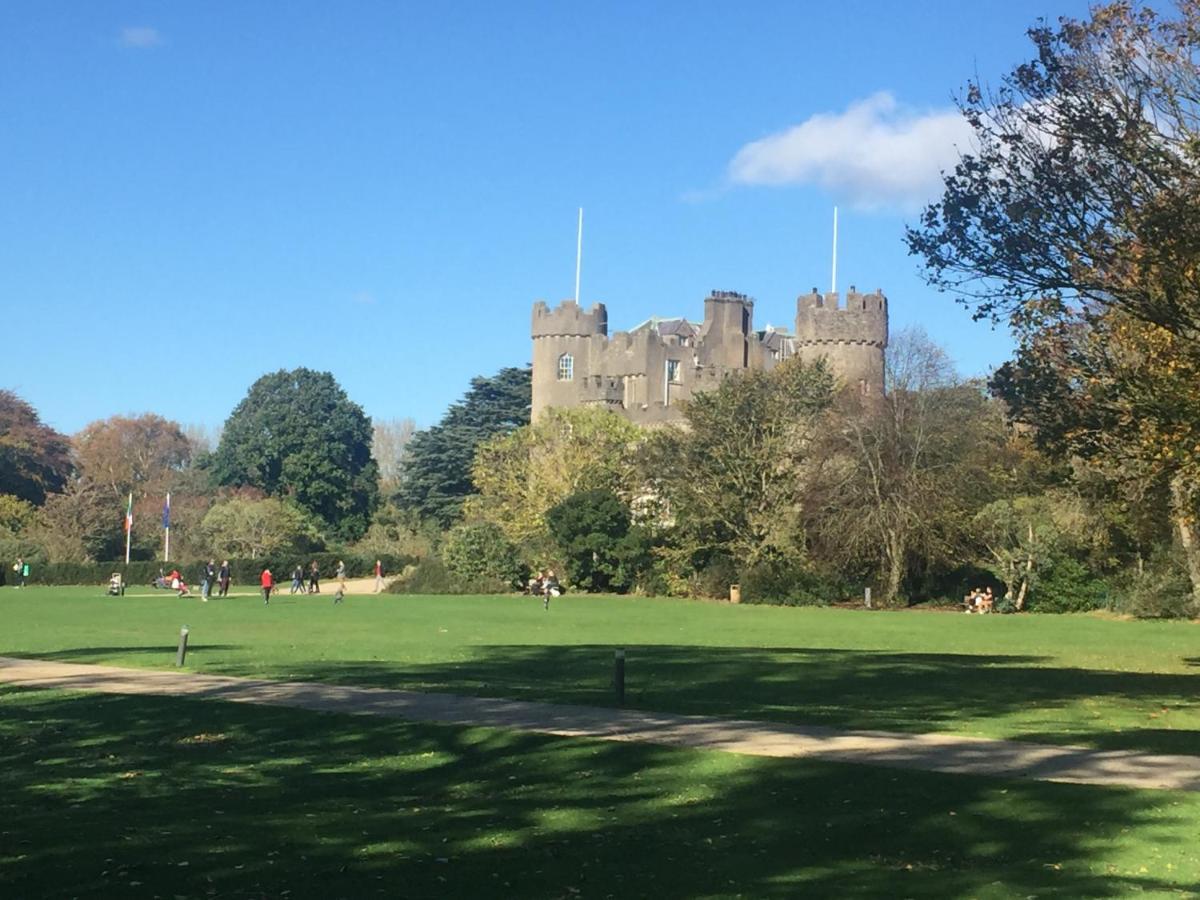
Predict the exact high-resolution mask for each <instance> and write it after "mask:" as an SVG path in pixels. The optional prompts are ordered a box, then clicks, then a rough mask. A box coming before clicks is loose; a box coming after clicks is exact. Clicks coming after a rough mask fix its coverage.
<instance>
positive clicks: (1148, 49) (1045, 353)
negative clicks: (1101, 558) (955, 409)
mask: <svg viewBox="0 0 1200 900" xmlns="http://www.w3.org/2000/svg"><path fill="white" fill-rule="evenodd" d="M1030 36H1031V38H1032V39H1033V42H1034V45H1035V48H1036V55H1035V58H1034V59H1033V60H1031V61H1030V62H1027V63H1025V64H1023V65H1021V66H1018V67H1017V68H1016V69H1014V71H1013V72H1012V74H1011V75H1009V76H1008V77H1007V78H1006V79H1005V80H1004V82H1003V84H1002V86H1001V87H1000V89H999V90H997V91H995V92H989V91H987V90H985V89H984V88H983V87H982V86H980V85H972V86H971V87H970V88H969V89H968V91H967V94H966V97H965V98H964V100H963V112H964V114H965V115H966V117H967V120H968V122H969V123H970V124H971V126H972V128H973V130H974V147H973V148H972V149H971V150H970V151H969V152H967V153H965V154H964V155H963V157H962V158H961V160H960V162H959V164H958V165H957V167H956V168H955V170H954V171H953V172H952V173H950V174H948V175H947V176H946V178H945V191H944V194H943V196H942V198H941V199H940V200H939V201H938V202H937V203H935V204H933V205H931V206H930V207H929V208H928V209H927V210H926V211H925V213H924V214H923V216H922V218H921V221H920V223H919V225H918V226H916V227H914V228H912V229H910V230H909V232H908V243H909V247H910V249H911V251H912V252H913V253H914V254H916V255H918V256H920V257H922V258H923V259H924V261H925V264H926V273H927V277H928V278H929V280H930V281H931V282H932V283H934V284H936V285H937V286H939V287H941V288H943V289H947V290H951V291H953V292H955V293H956V294H958V295H960V297H962V298H963V299H964V301H965V302H968V303H971V304H974V305H975V309H976V314H977V316H986V317H991V318H993V319H996V320H1000V321H1007V322H1008V323H1009V324H1010V325H1011V326H1012V327H1013V329H1014V330H1015V332H1016V333H1017V336H1018V339H1019V342H1020V347H1019V351H1018V355H1017V358H1016V360H1015V361H1014V362H1013V363H1012V364H1010V365H1009V366H1006V367H1005V368H1004V369H1002V370H1001V372H999V373H998V376H997V378H996V380H995V382H994V384H995V387H996V388H997V390H998V391H999V392H1000V393H1001V394H1002V395H1003V396H1004V397H1005V399H1006V400H1008V402H1009V404H1010V406H1011V407H1012V409H1013V412H1014V415H1015V416H1016V417H1018V418H1019V419H1020V420H1022V421H1025V422H1028V423H1030V424H1032V425H1034V426H1036V429H1037V433H1038V439H1039V441H1041V442H1042V443H1043V445H1044V446H1047V447H1051V448H1057V449H1058V450H1059V452H1060V453H1061V454H1063V455H1064V457H1067V456H1070V457H1078V458H1083V459H1087V460H1089V461H1091V462H1092V463H1093V464H1094V465H1097V466H1100V467H1102V468H1103V469H1104V470H1105V471H1106V472H1108V473H1109V474H1110V475H1111V476H1112V477H1114V478H1118V479H1120V480H1121V481H1122V482H1125V483H1127V484H1128V483H1131V482H1137V483H1139V484H1141V485H1142V486H1143V487H1146V486H1148V485H1149V486H1152V485H1153V484H1155V483H1161V484H1162V485H1165V486H1166V489H1167V492H1168V493H1169V496H1170V502H1169V508H1170V514H1171V516H1172V520H1173V522H1174V524H1175V527H1176V533H1177V535H1178V539H1179V542H1180V544H1181V545H1182V547H1183V549H1184V550H1185V553H1186V555H1187V557H1188V559H1189V569H1190V571H1191V574H1192V580H1193V586H1194V591H1195V595H1196V599H1197V602H1200V535H1198V534H1197V527H1196V521H1197V511H1198V508H1200V497H1198V496H1197V492H1196V488H1195V485H1196V484H1198V483H1200V477H1198V476H1200V397H1198V396H1197V390H1196V385H1197V384H1198V383H1200V379H1198V377H1197V376H1198V375H1200V0H1176V3H1175V8H1174V10H1173V12H1171V13H1166V14H1163V13H1160V12H1158V11H1156V10H1154V9H1151V8H1148V7H1144V6H1139V5H1135V4H1133V3H1127V2H1117V3H1111V4H1107V5H1103V6H1098V7H1096V8H1094V9H1093V10H1092V13H1091V16H1090V18H1089V19H1087V20H1086V21H1074V20H1069V19H1063V20H1060V23H1059V26H1058V28H1053V27H1050V26H1039V27H1036V28H1034V29H1032V30H1031V31H1030ZM1147 489H1148V490H1149V489H1150V488H1147Z"/></svg>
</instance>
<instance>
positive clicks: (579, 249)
mask: <svg viewBox="0 0 1200 900" xmlns="http://www.w3.org/2000/svg"><path fill="white" fill-rule="evenodd" d="M582 266H583V207H582V206H581V207H579V233H578V236H577V237H576V239H575V305H576V306H578V305H579V270H580V268H581V267H582Z"/></svg>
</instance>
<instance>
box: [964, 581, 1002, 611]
mask: <svg viewBox="0 0 1200 900" xmlns="http://www.w3.org/2000/svg"><path fill="white" fill-rule="evenodd" d="M963 606H964V607H965V609H966V611H967V612H969V613H990V612H993V611H994V608H995V606H996V597H995V595H994V594H993V593H992V589H991V588H990V587H989V588H986V589H985V588H972V589H971V590H970V591H969V592H968V593H967V596H965V597H963Z"/></svg>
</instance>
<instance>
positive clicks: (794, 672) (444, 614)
mask: <svg viewBox="0 0 1200 900" xmlns="http://www.w3.org/2000/svg"><path fill="white" fill-rule="evenodd" d="M141 593H143V594H150V592H149V589H142V591H141ZM184 623H186V624H188V625H189V626H190V628H191V644H190V647H191V650H190V652H189V655H188V665H189V667H190V668H193V669H194V670H196V671H204V672H219V673H229V674H242V675H264V676H270V677H276V678H300V679H314V680H326V681H337V682H346V683H358V684H371V685H386V686H395V687H406V688H414V689H418V690H430V691H454V692H460V693H465V694H479V695H493V696H506V697H520V698H524V699H531V700H548V701H557V702H570V703H581V704H589V705H610V704H611V703H612V702H613V697H612V689H611V681H610V679H611V672H612V651H613V648H614V647H619V646H623V647H626V648H628V662H627V669H626V671H627V691H628V693H627V703H628V705H630V706H635V707H639V708H644V709H653V710H663V711H673V712H684V713H705V714H714V715H720V716H738V717H743V718H756V719H765V720H775V721H784V722H809V723H820V724H827V725H842V726H848V727H862V728H884V729H895V730H906V731H930V730H936V731H946V732H953V733H959V734H970V735H983V736H990V737H1007V738H1015V739H1025V740H1037V741H1047V742H1059V743H1077V744H1084V745H1090V746H1096V747H1104V748H1135V749H1146V750H1156V751H1164V752H1182V753H1200V626H1197V625H1196V624H1195V623H1187V622H1125V621H1110V620H1105V619H1101V618H1096V617H1090V616H966V615H961V614H953V613H909V612H904V613H866V612H855V611H843V610H822V609H781V608H771V607H752V606H740V607H733V606H728V605H723V604H713V603H699V602H689V601H678V600H662V599H644V598H618V597H566V598H562V599H559V600H556V601H555V602H554V603H553V604H552V606H551V609H550V610H549V612H546V611H544V610H543V609H542V607H541V604H540V603H539V602H537V601H534V600H530V599H528V598H497V597H403V596H389V595H381V596H372V597H362V598H358V597H351V598H349V599H348V601H347V603H346V604H345V605H344V606H339V607H334V606H332V604H331V602H330V597H329V596H327V595H321V596H320V597H290V596H288V595H287V594H286V593H285V594H284V595H282V596H277V598H276V599H275V600H274V601H273V602H272V604H271V606H270V607H269V608H264V607H263V605H262V603H261V602H260V601H258V600H257V599H256V597H255V595H253V594H250V593H249V592H247V593H246V594H245V595H244V596H242V597H235V598H232V599H228V600H213V601H212V602H210V603H207V604H202V603H200V602H199V601H196V600H193V599H182V600H181V599H177V598H175V596H174V595H173V594H162V593H159V594H157V595H149V596H132V595H127V596H126V597H124V598H106V597H104V596H103V592H102V590H100V589H98V588H96V589H92V588H28V589H25V590H21V591H17V590H11V589H4V590H2V591H0V654H9V655H25V656H40V657H48V658H55V659H64V660H76V661H79V662H107V663H114V664H120V665H133V666H161V667H169V666H172V665H173V664H174V659H175V645H176V641H177V637H178V632H179V626H180V625H182V624H184Z"/></svg>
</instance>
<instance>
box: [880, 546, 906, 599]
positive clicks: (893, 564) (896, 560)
mask: <svg viewBox="0 0 1200 900" xmlns="http://www.w3.org/2000/svg"><path fill="white" fill-rule="evenodd" d="M887 557H888V560H887V561H888V573H887V581H886V582H885V583H884V586H883V605H884V606H892V605H894V604H895V602H896V595H897V594H899V593H900V582H901V581H903V580H904V542H903V541H901V540H900V539H899V538H898V537H896V536H895V535H891V536H890V537H889V539H888V549H887Z"/></svg>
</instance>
